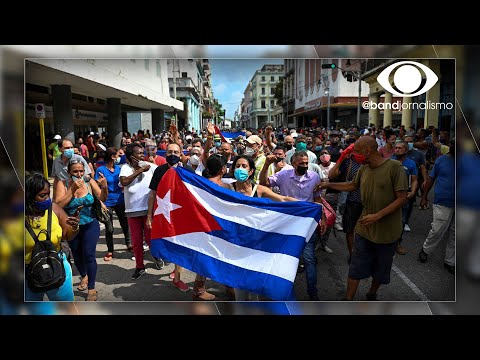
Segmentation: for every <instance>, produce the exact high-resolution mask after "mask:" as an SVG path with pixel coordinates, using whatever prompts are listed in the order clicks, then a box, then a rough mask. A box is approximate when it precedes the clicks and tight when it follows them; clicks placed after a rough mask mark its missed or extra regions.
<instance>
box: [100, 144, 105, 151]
mask: <svg viewBox="0 0 480 360" xmlns="http://www.w3.org/2000/svg"><path fill="white" fill-rule="evenodd" d="M98 147H99V148H100V149H102V150H103V151H106V150H107V148H106V147H105V146H103V145H102V144H98Z"/></svg>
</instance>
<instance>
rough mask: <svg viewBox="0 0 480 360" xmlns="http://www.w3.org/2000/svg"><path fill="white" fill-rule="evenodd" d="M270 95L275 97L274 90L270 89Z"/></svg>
mask: <svg viewBox="0 0 480 360" xmlns="http://www.w3.org/2000/svg"><path fill="white" fill-rule="evenodd" d="M270 95H275V88H273V87H272V88H270Z"/></svg>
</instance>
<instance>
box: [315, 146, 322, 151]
mask: <svg viewBox="0 0 480 360" xmlns="http://www.w3.org/2000/svg"><path fill="white" fill-rule="evenodd" d="M322 148H323V146H315V151H321V150H322Z"/></svg>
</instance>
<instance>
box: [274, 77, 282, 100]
mask: <svg viewBox="0 0 480 360" xmlns="http://www.w3.org/2000/svg"><path fill="white" fill-rule="evenodd" d="M274 97H275V99H277V104H281V103H283V78H280V79H279V80H278V82H277V86H275V92H274Z"/></svg>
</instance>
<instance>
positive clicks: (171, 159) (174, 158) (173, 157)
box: [165, 154, 180, 166]
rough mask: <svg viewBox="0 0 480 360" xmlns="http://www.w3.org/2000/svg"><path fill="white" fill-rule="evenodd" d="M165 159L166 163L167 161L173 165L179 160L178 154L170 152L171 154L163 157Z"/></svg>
mask: <svg viewBox="0 0 480 360" xmlns="http://www.w3.org/2000/svg"><path fill="white" fill-rule="evenodd" d="M165 159H166V160H167V163H168V164H169V165H170V166H173V165H175V164H176V163H178V162H179V161H180V156H177V155H174V154H171V155H167V156H166V157H165Z"/></svg>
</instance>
